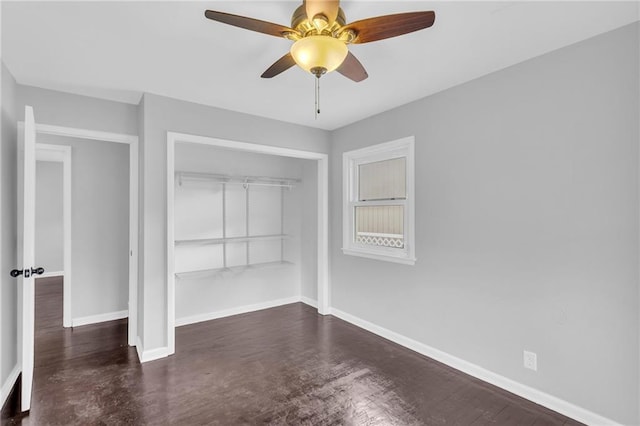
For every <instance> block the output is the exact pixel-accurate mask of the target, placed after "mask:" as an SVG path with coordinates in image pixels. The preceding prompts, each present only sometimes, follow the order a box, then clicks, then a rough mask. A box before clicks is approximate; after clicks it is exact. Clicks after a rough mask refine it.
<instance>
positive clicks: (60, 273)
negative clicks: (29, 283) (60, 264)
mask: <svg viewBox="0 0 640 426" xmlns="http://www.w3.org/2000/svg"><path fill="white" fill-rule="evenodd" d="M63 276H64V271H53V272H45V273H43V274H40V275H38V276H37V277H36V279H37V278H51V277H63Z"/></svg>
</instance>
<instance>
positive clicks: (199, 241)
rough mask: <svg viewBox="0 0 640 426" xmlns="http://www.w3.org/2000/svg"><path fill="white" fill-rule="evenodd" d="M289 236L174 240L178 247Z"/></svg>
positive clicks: (287, 236)
mask: <svg viewBox="0 0 640 426" xmlns="http://www.w3.org/2000/svg"><path fill="white" fill-rule="evenodd" d="M289 237H290V236H289V235H287V234H272V235H250V236H247V237H227V238H200V239H195V240H176V241H175V245H176V247H178V246H191V245H205V244H226V243H246V242H249V241H270V240H285V239H287V238H289Z"/></svg>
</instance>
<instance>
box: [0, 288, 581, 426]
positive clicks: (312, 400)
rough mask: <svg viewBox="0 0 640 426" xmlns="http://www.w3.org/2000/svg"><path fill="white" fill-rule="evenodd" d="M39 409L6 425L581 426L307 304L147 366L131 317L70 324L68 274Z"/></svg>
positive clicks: (192, 333) (194, 336) (204, 327)
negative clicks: (66, 323)
mask: <svg viewBox="0 0 640 426" xmlns="http://www.w3.org/2000/svg"><path fill="white" fill-rule="evenodd" d="M36 289H37V290H36V299H37V300H36V356H35V365H36V367H35V378H34V391H33V401H32V407H31V411H30V412H29V414H28V415H26V416H21V415H19V414H16V408H15V407H16V405H17V400H18V398H17V392H14V394H13V395H12V396H10V398H9V400H8V402H7V404H5V407H4V409H3V413H2V417H3V418H2V420H3V423H5V422H6V423H7V424H24V425H46V424H65V425H70V424H78V425H88V424H135V425H140V424H167V423H171V424H219V425H242V424H246V425H252V424H274V425H282V424H287V425H345V424H346V425H385V426H387V425H422V424H426V425H436V424H438V425H440V424H457V425H485V424H495V425H565V424H566V425H577V424H578V423H577V422H575V421H573V420H571V419H568V418H566V417H563V416H561V415H559V414H557V413H555V412H552V411H550V410H548V409H546V408H543V407H541V406H539V405H536V404H534V403H532V402H529V401H527V400H524V399H522V398H519V397H517V396H515V395H513V394H510V393H508V392H505V391H503V390H500V389H498V388H496V387H494V386H491V385H489V384H486V383H484V382H481V381H480V380H477V379H474V378H472V377H470V376H467V375H465V374H463V373H460V372H458V371H456V370H454V369H452V368H449V367H447V366H445V365H443V364H440V363H438V362H435V361H433V360H431V359H429V358H425V357H423V356H421V355H419V354H417V353H415V352H412V351H410V350H408V349H405V348H403V347H400V346H398V345H396V344H394V343H391V342H389V341H387V340H385V339H382V338H380V337H377V336H375V335H373V334H371V333H369V332H366V331H364V330H361V329H359V328H357V327H355V326H352V325H350V324H348V323H346V322H344V321H342V320H340V319H337V318H334V317H331V316H328V317H322V316H320V315H318V314H317V313H316V312H315V310H314V309H312V308H311V307H308V306H306V305H303V304H301V303H297V304H292V305H286V306H282V307H278V308H273V309H267V310H263V311H259V312H254V313H249V314H243V315H236V316H233V317H228V318H223V319H218V320H214V321H208V322H203V323H199V324H193V325H189V326H183V327H179V328H177V329H176V354H175V355H173V356H171V357H168V358H164V359H161V360H157V361H152V362H149V363H146V364H144V365H141V364H139V363H138V357H137V355H136V351H135V348H131V347H128V346H127V322H126V320H120V321H111V322H105V323H101V324H96V325H89V326H83V327H76V328H74V329H64V328H62V279H61V278H49V279H42V280H39V282H38V284H37V285H36Z"/></svg>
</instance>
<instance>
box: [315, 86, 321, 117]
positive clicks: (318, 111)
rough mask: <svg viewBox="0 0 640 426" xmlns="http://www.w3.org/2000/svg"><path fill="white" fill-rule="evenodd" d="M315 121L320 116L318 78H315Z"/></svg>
mask: <svg viewBox="0 0 640 426" xmlns="http://www.w3.org/2000/svg"><path fill="white" fill-rule="evenodd" d="M315 80H316V120H317V119H318V114H320V77H318V76H316V78H315Z"/></svg>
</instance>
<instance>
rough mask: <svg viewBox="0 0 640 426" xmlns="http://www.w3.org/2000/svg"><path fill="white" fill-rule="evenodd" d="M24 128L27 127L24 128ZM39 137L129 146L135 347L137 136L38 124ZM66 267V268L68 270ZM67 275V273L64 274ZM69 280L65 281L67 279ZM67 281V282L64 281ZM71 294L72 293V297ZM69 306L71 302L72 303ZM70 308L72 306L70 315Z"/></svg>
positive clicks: (132, 333) (132, 338)
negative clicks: (52, 136) (77, 139)
mask: <svg viewBox="0 0 640 426" xmlns="http://www.w3.org/2000/svg"><path fill="white" fill-rule="evenodd" d="M23 125H24V124H23ZM36 134H41V135H54V136H66V137H71V138H80V139H90V140H97V141H103V142H115V143H123V144H127V145H129V309H128V311H129V312H128V314H129V321H128V322H129V328H128V343H129V346H135V344H136V337H137V335H138V136H136V135H127V134H124V133H111V132H101V131H97V130H88V129H80V128H75V127H63V126H55V125H50V124H37V123H36ZM66 267H67V265H65V268H66ZM65 274H66V272H65ZM65 278H66V277H65ZM65 281H66V279H65ZM70 294H71V292H70V291H69V296H70ZM69 303H71V301H70V300H69ZM70 312H71V305H69V313H70Z"/></svg>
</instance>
